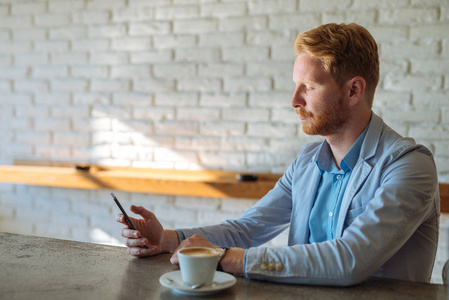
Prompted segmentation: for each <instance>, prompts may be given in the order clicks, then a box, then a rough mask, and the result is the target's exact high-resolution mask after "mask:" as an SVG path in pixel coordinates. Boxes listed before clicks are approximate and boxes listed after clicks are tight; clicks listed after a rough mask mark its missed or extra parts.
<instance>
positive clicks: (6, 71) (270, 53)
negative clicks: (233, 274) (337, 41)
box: [0, 0, 449, 281]
mask: <svg viewBox="0 0 449 300" xmlns="http://www.w3.org/2000/svg"><path fill="white" fill-rule="evenodd" d="M448 12H449V2H448V1H424V2H423V1H418V0H400V1H389V0H380V1H372V0H352V1H351V0H345V1H336V0H335V1H328V0H315V1H312V2H310V1H304V0H263V1H262V0H233V1H224V0H208V1H198V0H197V1H193V0H151V1H147V0H128V1H126V0H114V1H112V0H89V1H88V0H76V1H68V0H34V1H31V0H16V1H12V0H5V1H1V2H0V137H1V139H0V163H1V164H11V163H12V162H13V160H14V159H41V160H56V161H82V162H88V163H100V164H108V165H116V166H134V167H154V168H177V169H200V168H214V169H229V170H240V171H254V172H255V171H260V172H283V171H284V170H285V168H286V167H287V166H288V165H289V163H290V162H291V161H292V159H293V158H294V156H295V155H296V153H297V152H298V150H299V149H300V147H301V146H302V145H304V144H305V143H307V142H311V141H315V140H317V138H316V137H309V136H306V135H305V134H304V133H303V132H302V131H301V130H300V128H299V122H298V119H297V116H296V114H295V112H294V110H293V109H291V108H290V107H289V103H290V97H291V93H292V91H293V83H292V82H291V71H292V67H293V61H294V57H295V54H294V51H293V48H292V44H293V42H294V40H295V38H296V35H297V34H298V33H299V32H301V31H303V30H307V29H310V28H313V27H316V26H318V25H320V24H322V23H327V22H358V23H360V24H361V25H364V26H365V27H367V28H368V29H369V30H370V31H371V32H372V34H373V36H374V37H375V38H376V39H377V41H378V43H379V49H380V55H381V79H380V84H379V88H378V91H377V97H376V99H375V102H374V110H375V112H376V113H378V114H380V115H381V116H382V117H383V118H384V119H385V120H386V121H387V122H388V123H389V124H390V125H391V126H392V127H393V128H394V129H396V130H397V131H399V132H400V133H402V134H404V135H409V136H412V137H414V138H416V139H417V140H418V142H420V143H423V144H425V145H426V146H428V147H429V148H430V149H431V151H432V152H433V153H434V155H435V158H436V162H437V166H438V172H439V176H440V181H442V182H449V167H448V166H449V151H448V147H449V75H448V73H449V63H448V62H449V36H448V32H449V17H448ZM117 194H118V196H119V198H120V199H122V201H123V202H124V204H125V206H129V205H130V204H131V203H135V204H141V205H145V206H147V207H149V208H151V209H153V210H154V211H155V212H156V213H159V214H160V216H161V220H162V222H163V223H164V225H166V226H169V227H178V226H195V225H198V224H203V225H205V224H210V223H215V222H217V221H220V220H224V219H226V218H235V217H237V216H238V215H240V214H241V212H242V211H243V210H245V209H246V208H247V207H249V206H250V205H252V203H254V201H253V200H245V199H228V200H223V199H209V198H205V199H199V198H189V197H174V196H156V195H145V194H138V193H121V192H117ZM109 198H110V197H109V195H108V191H77V190H71V189H69V190H66V189H59V188H49V187H33V186H22V185H10V184H0V230H1V231H10V232H20V233H25V234H38V235H46V236H53V237H60V238H70V239H75V240H83V241H94V242H104V243H112V244H118V243H120V242H121V238H120V237H119V230H120V225H116V224H115V222H114V221H113V215H114V214H115V213H116V212H117V209H116V208H115V207H114V206H113V203H112V202H111V201H110V199H109ZM24 220H26V221H24ZM181 220H182V221H181ZM444 224H445V223H444ZM444 228H445V227H444ZM444 234H446V233H444ZM283 240H285V235H283V236H282V237H281V238H280V239H278V240H277V242H282V241H283ZM445 241H446V239H442V244H441V245H442V246H441V247H442V248H441V249H440V250H439V256H438V265H437V267H436V270H435V272H436V273H435V274H436V275H435V280H436V281H438V280H440V279H439V277H438V272H440V271H439V268H440V266H441V262H442V261H444V260H445V258H447V251H446V250H445V249H446V248H447V246H446V242H445Z"/></svg>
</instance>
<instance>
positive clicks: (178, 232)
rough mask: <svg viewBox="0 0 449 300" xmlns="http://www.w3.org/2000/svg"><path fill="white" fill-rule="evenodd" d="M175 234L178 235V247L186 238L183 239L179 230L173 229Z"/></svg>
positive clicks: (182, 234) (183, 236)
mask: <svg viewBox="0 0 449 300" xmlns="http://www.w3.org/2000/svg"><path fill="white" fill-rule="evenodd" d="M175 232H176V234H177V235H178V245H179V244H181V242H182V241H183V240H185V239H186V237H185V235H184V233H183V232H182V231H181V230H179V229H175Z"/></svg>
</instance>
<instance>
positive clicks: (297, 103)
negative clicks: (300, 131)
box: [291, 87, 306, 108]
mask: <svg viewBox="0 0 449 300" xmlns="http://www.w3.org/2000/svg"><path fill="white" fill-rule="evenodd" d="M305 105H306V103H305V101H304V98H303V97H302V95H301V93H300V87H296V89H295V91H294V92H293V96H292V102H291V106H292V107H293V108H298V107H304V106H305Z"/></svg>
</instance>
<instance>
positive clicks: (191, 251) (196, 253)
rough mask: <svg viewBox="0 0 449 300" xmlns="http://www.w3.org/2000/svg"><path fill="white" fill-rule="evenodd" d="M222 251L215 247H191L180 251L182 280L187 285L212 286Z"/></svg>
mask: <svg viewBox="0 0 449 300" xmlns="http://www.w3.org/2000/svg"><path fill="white" fill-rule="evenodd" d="M219 256H220V253H219V251H217V250H216V249H214V248H206V247H190V248H184V249H181V250H179V251H178V259H179V267H180V268H181V276H182V281H183V282H184V284H185V285H187V286H190V287H192V286H196V285H201V286H210V285H212V282H213V281H214V275H215V270H216V269H217V265H218V259H219Z"/></svg>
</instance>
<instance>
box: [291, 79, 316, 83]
mask: <svg viewBox="0 0 449 300" xmlns="http://www.w3.org/2000/svg"><path fill="white" fill-rule="evenodd" d="M293 82H294V83H296V84H298V83H302V84H304V83H309V84H310V83H311V84H318V81H315V80H310V79H307V80H303V81H301V82H296V81H295V79H293Z"/></svg>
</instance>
